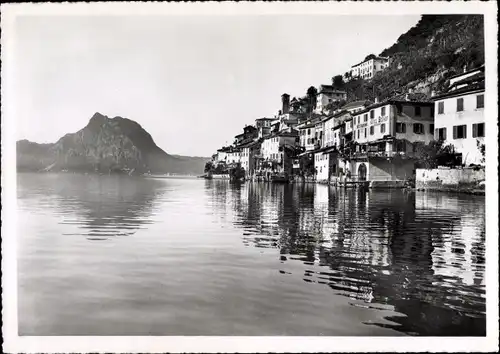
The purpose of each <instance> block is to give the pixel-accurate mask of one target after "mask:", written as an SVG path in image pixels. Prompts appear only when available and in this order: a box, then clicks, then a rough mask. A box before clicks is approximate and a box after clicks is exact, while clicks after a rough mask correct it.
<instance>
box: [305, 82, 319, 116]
mask: <svg viewBox="0 0 500 354" xmlns="http://www.w3.org/2000/svg"><path fill="white" fill-rule="evenodd" d="M317 95H318V90H317V89H316V87H314V86H311V87H309V88H308V89H307V96H306V98H307V113H311V112H312V111H313V110H314V108H315V107H316V102H317V101H316V100H317V97H316V96H317Z"/></svg>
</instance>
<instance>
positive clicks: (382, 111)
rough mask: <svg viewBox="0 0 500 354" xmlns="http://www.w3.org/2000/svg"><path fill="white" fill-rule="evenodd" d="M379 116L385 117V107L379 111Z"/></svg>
mask: <svg viewBox="0 0 500 354" xmlns="http://www.w3.org/2000/svg"><path fill="white" fill-rule="evenodd" d="M380 115H381V116H382V117H383V116H385V107H382V109H381V110H380Z"/></svg>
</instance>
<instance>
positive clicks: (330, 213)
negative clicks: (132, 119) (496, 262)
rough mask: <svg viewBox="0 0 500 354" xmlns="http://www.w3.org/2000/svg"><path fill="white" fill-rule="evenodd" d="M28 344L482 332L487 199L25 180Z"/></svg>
mask: <svg viewBox="0 0 500 354" xmlns="http://www.w3.org/2000/svg"><path fill="white" fill-rule="evenodd" d="M17 188H18V192H17V195H18V231H17V238H18V316H19V334H20V335H324V336H336V335H343V336H357V335H363V336H366V335H368V336H396V335H475V336H477V335H485V332H486V329H485V328H486V323H485V312H486V309H485V279H484V270H485V269H484V263H485V259H484V253H485V250H484V243H485V198H484V197H482V196H469V195H451V194H444V193H424V192H416V193H414V192H405V191H399V190H396V191H374V190H372V191H369V192H360V191H356V190H347V191H344V190H336V189H335V188H333V187H328V186H323V185H275V184H263V183H247V184H243V185H240V186H237V185H231V184H229V183H228V182H227V181H206V180H201V179H145V178H134V177H125V176H90V175H88V176H85V175H69V174H67V175H50V174H47V175H42V174H19V175H18V187H17Z"/></svg>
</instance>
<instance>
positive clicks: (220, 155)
mask: <svg viewBox="0 0 500 354" xmlns="http://www.w3.org/2000/svg"><path fill="white" fill-rule="evenodd" d="M230 151H231V147H229V146H225V147H222V148H220V149H218V150H217V153H216V154H215V158H214V163H215V164H217V163H220V162H224V163H226V162H227V155H228V153H229V152H230Z"/></svg>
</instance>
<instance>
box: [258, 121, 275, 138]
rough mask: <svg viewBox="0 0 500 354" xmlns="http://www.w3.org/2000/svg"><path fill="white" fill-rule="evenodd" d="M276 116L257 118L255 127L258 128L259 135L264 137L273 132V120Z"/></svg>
mask: <svg viewBox="0 0 500 354" xmlns="http://www.w3.org/2000/svg"><path fill="white" fill-rule="evenodd" d="M272 121H274V118H266V117H263V118H258V119H256V120H255V128H256V129H257V137H258V138H262V137H265V136H266V135H268V134H269V133H270V132H271V122H272Z"/></svg>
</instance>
